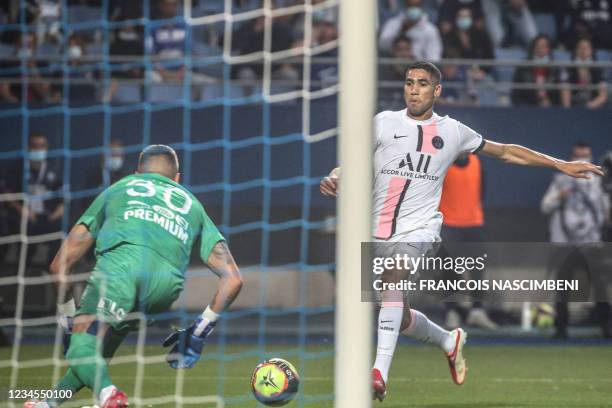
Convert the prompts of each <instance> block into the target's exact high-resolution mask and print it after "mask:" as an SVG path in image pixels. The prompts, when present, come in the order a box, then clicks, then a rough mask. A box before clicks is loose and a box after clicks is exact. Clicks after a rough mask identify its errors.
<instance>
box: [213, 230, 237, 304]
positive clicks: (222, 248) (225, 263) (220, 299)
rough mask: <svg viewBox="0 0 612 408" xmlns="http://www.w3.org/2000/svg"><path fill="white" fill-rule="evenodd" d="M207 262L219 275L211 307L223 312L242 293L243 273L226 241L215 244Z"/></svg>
mask: <svg viewBox="0 0 612 408" xmlns="http://www.w3.org/2000/svg"><path fill="white" fill-rule="evenodd" d="M206 264H207V265H208V267H209V268H210V269H211V270H212V271H213V273H214V274H215V275H217V276H218V277H219V284H218V285H217V291H216V292H215V295H214V296H213V299H212V302H211V303H210V308H211V309H212V311H213V312H215V313H221V312H223V311H224V310H225V308H227V307H228V306H229V305H230V304H231V303H232V302H233V301H234V299H236V296H238V293H240V289H242V275H241V274H240V270H239V269H238V265H236V262H235V261H234V257H233V256H232V254H231V252H230V250H229V248H228V247H227V244H226V243H225V241H219V242H217V243H216V244H215V246H214V247H213V249H212V251H211V252H210V255H209V256H208V261H207V262H206Z"/></svg>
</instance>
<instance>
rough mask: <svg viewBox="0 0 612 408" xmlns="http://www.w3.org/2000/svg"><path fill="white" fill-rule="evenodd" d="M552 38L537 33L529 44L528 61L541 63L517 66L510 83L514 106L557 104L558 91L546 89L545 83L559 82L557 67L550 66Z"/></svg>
mask: <svg viewBox="0 0 612 408" xmlns="http://www.w3.org/2000/svg"><path fill="white" fill-rule="evenodd" d="M551 44H552V40H551V39H550V38H549V37H548V36H547V35H543V34H541V35H538V36H537V37H536V38H534V40H533V41H532V42H531V44H530V46H529V54H528V59H529V61H533V62H538V63H541V65H538V66H535V67H518V68H517V69H516V71H514V78H513V79H512V83H513V84H514V85H515V87H514V88H513V89H512V94H511V98H512V104H513V105H514V106H539V107H548V106H554V105H558V104H559V91H557V90H553V89H547V88H546V85H554V84H558V83H559V75H560V72H559V69H558V68H555V67H552V66H551V61H552V45H551ZM517 85H518V86H517ZM520 85H532V86H533V85H535V86H536V87H535V88H531V89H525V88H520V87H519V86H520Z"/></svg>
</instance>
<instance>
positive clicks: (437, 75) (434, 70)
mask: <svg viewBox="0 0 612 408" xmlns="http://www.w3.org/2000/svg"><path fill="white" fill-rule="evenodd" d="M413 69H422V70H423V71H427V72H428V73H429V75H430V76H431V78H432V79H433V82H434V84H435V85H438V84H439V83H441V82H442V73H441V72H440V70H439V69H438V67H436V66H435V65H434V64H432V63H431V62H428V61H416V62H413V63H411V64H410V65H408V68H406V72H408V71H410V70H413Z"/></svg>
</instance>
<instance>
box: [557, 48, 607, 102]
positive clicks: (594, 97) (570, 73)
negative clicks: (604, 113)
mask: <svg viewBox="0 0 612 408" xmlns="http://www.w3.org/2000/svg"><path fill="white" fill-rule="evenodd" d="M594 60H595V52H594V50H593V44H592V42H591V40H589V39H588V38H582V39H580V40H579V41H578V42H577V43H576V47H575V48H574V55H573V61H574V62H577V63H580V64H581V66H579V67H576V68H569V69H567V70H565V71H564V72H563V75H562V81H563V82H565V83H566V84H568V85H571V86H572V88H573V89H570V87H567V88H565V89H563V90H562V91H561V101H562V103H563V106H564V107H566V108H570V107H572V106H583V107H585V108H588V109H598V108H601V107H602V106H604V105H605V104H606V103H607V102H608V87H607V85H606V82H605V80H604V76H603V72H602V70H601V68H595V67H591V66H590V64H591V63H592V62H593V61H594Z"/></svg>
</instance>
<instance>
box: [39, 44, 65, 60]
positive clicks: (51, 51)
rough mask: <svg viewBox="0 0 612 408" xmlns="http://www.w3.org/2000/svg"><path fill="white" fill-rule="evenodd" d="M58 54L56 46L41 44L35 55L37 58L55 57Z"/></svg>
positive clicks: (57, 46)
mask: <svg viewBox="0 0 612 408" xmlns="http://www.w3.org/2000/svg"><path fill="white" fill-rule="evenodd" d="M59 53H60V47H59V45H57V44H52V43H49V42H45V43H42V44H41V45H39V46H38V48H37V49H36V55H37V56H39V57H49V56H57V55H58V54H59Z"/></svg>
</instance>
